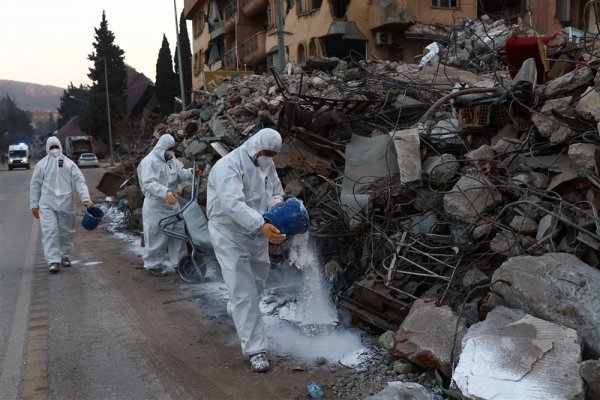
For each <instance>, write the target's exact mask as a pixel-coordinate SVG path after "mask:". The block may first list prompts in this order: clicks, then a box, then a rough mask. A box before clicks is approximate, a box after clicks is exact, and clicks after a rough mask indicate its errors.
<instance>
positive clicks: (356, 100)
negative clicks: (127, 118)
mask: <svg viewBox="0 0 600 400" xmlns="http://www.w3.org/2000/svg"><path fill="white" fill-rule="evenodd" d="M477 24H484V25H482V26H479V25H477ZM467 28H468V29H467ZM473 29H481V30H485V32H487V33H486V37H493V38H494V40H495V41H496V40H497V41H498V42H499V43H502V42H503V41H505V40H506V38H507V37H508V35H509V29H508V28H507V27H506V25H504V24H503V23H494V22H491V21H483V22H481V21H479V22H474V23H472V24H471V25H465V30H464V31H457V32H455V34H456V35H457V36H458V37H460V36H461V35H463V37H465V35H464V32H468V31H469V30H473ZM461 32H462V33H461ZM466 36H469V35H466ZM469 37H472V35H471V36H469ZM496 45H497V43H496V44H495V45H494V46H496ZM473 46H474V47H473V49H472V50H474V51H475V52H476V54H479V53H477V51H479V50H482V49H483V47H478V46H480V45H478V44H477V43H474V44H473ZM477 49H479V50H477ZM469 51H471V50H469ZM587 58H588V60H587V61H586V62H585V63H582V64H581V65H578V66H577V68H575V69H574V66H573V65H572V66H571V67H570V68H564V69H563V71H562V75H561V76H559V77H556V78H555V79H551V80H548V78H547V77H544V78H543V79H542V81H545V83H542V84H539V83H538V78H539V77H538V75H537V70H538V67H539V65H536V62H535V59H534V58H533V57H532V58H529V59H527V60H523V62H522V64H521V66H520V69H519V71H518V73H517V74H516V75H514V76H513V78H512V79H511V78H509V77H508V76H507V74H506V73H505V72H503V71H493V74H489V75H475V74H470V73H468V72H465V71H462V70H457V69H454V68H452V67H449V66H444V68H438V66H437V65H433V66H431V65H430V66H426V67H425V68H424V69H419V68H418V67H417V66H416V65H405V64H399V63H395V62H378V61H356V62H355V61H352V60H349V61H348V60H338V59H322V60H311V61H309V62H307V63H306V64H305V65H303V66H298V65H288V67H287V69H286V71H285V73H283V74H281V75H278V74H274V75H273V76H270V75H262V76H255V75H249V76H242V77H240V78H237V79H235V80H232V81H229V82H225V83H224V84H223V85H221V86H220V87H218V88H217V89H216V90H215V91H214V92H212V93H203V98H201V99H199V100H198V102H197V103H196V104H195V106H196V107H197V108H193V109H189V110H186V111H182V112H181V113H178V114H173V115H171V116H170V117H168V118H167V119H166V120H165V121H164V122H163V123H162V124H160V125H159V126H157V127H156V129H155V137H158V136H159V135H160V134H161V133H163V132H166V131H168V132H170V133H172V134H174V136H175V137H176V138H177V140H178V141H179V143H180V145H179V151H180V154H182V158H181V159H182V161H184V160H186V157H188V156H189V155H190V154H191V155H195V156H196V157H198V156H200V157H201V158H203V159H204V160H205V161H206V162H207V164H208V166H207V169H209V168H210V165H211V164H213V163H214V162H215V161H216V160H217V159H218V158H220V157H222V156H223V155H225V154H227V152H229V151H231V150H232V149H233V148H235V147H237V146H239V145H240V144H241V143H243V142H244V141H245V140H246V139H247V138H248V137H249V136H251V135H252V134H253V133H255V132H256V131H257V130H258V129H260V128H262V127H274V126H276V127H277V129H278V130H279V131H280V132H281V134H282V136H283V138H284V145H283V148H282V151H281V153H280V154H279V155H278V156H277V157H276V159H275V163H276V166H277V168H278V172H279V174H280V177H281V180H282V183H283V184H284V188H285V191H286V193H287V194H288V195H290V196H295V197H298V198H301V199H302V200H303V201H304V203H305V204H306V206H307V209H308V210H309V214H310V216H311V229H310V231H311V235H312V237H314V238H317V239H318V244H317V246H318V249H319V254H320V257H321V259H322V261H323V265H325V267H324V268H325V274H326V276H327V279H328V281H329V283H330V284H331V287H332V295H333V296H334V298H335V300H336V302H337V304H338V305H339V306H341V307H344V308H347V309H348V310H350V312H351V313H352V314H353V316H354V317H355V318H356V319H357V320H360V321H363V322H365V323H368V324H369V325H372V326H375V327H378V328H379V329H381V330H383V331H386V333H385V334H384V335H383V336H382V337H381V345H382V347H384V348H386V349H388V350H389V351H390V353H391V354H392V355H394V356H395V357H398V358H399V359H403V360H405V361H406V362H410V363H412V364H414V365H415V366H416V367H417V368H418V370H417V371H416V373H415V376H420V373H421V372H423V371H426V370H429V371H431V370H435V371H436V374H438V376H439V379H440V382H442V383H443V384H444V386H445V387H446V388H448V389H447V390H445V392H446V395H448V396H451V395H452V393H453V391H455V392H456V391H460V392H461V393H462V395H463V396H465V397H467V398H478V399H490V398H545V397H544V396H546V394H548V396H549V393H552V394H553V396H554V397H556V398H565V399H580V398H584V397H583V396H584V393H585V390H586V385H587V391H588V398H594V393H595V394H596V395H597V394H598V393H599V391H600V388H599V387H598V382H600V376H599V375H598V374H599V370H600V360H599V357H600V346H599V343H600V271H599V270H598V266H599V265H600V219H599V218H598V211H597V210H598V207H599V206H600V177H599V176H598V167H599V164H598V150H599V147H598V146H599V145H600V136H599V134H598V123H599V122H600V111H599V110H600V76H599V75H598V74H597V71H596V69H595V67H594V65H595V64H594V60H593V58H592V57H589V56H588V57H587ZM557 62H558V61H557ZM462 64H463V62H462V61H461V62H459V63H457V65H462ZM546 80H547V82H546ZM143 155H144V154H136V155H134V156H132V157H131V161H130V162H129V163H127V162H126V163H124V165H126V166H127V165H129V167H125V168H124V169H122V170H121V171H120V172H119V174H117V175H120V178H121V180H122V181H124V180H125V179H126V178H128V177H131V178H132V179H131V181H130V182H132V183H134V182H135V174H134V171H135V169H134V167H135V162H136V160H139V158H141V157H142V156H143ZM186 162H188V163H189V160H187V161H186ZM127 171H128V172H127ZM113 186H114V185H113ZM113 189H114V188H113ZM113 191H114V192H115V193H117V192H116V190H113ZM203 196H205V193H201V194H200V200H199V201H200V203H201V204H202V202H203ZM125 198H126V199H127V202H125V201H123V200H124V199H125ZM119 199H121V204H126V205H127V207H129V211H130V213H131V215H137V219H138V220H139V215H140V212H139V210H138V211H136V209H139V207H141V201H140V200H141V199H140V194H139V189H136V186H135V185H130V186H128V187H126V188H125V189H124V190H123V191H120V192H118V193H117V201H119ZM134 219H136V218H134ZM138 223H139V221H138ZM285 251H286V247H285V246H281V247H279V248H273V249H272V253H273V256H274V257H283V256H285ZM398 326H400V328H398ZM582 360H585V361H583V362H582ZM580 369H581V372H580ZM404 389H406V388H403V390H404ZM418 390H421V389H418ZM544 393H545V394H544Z"/></svg>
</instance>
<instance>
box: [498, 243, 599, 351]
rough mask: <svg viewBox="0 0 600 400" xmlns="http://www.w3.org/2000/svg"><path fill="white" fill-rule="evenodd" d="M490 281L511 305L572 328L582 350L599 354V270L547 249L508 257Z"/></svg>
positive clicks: (570, 256) (572, 256) (574, 258)
mask: <svg viewBox="0 0 600 400" xmlns="http://www.w3.org/2000/svg"><path fill="white" fill-rule="evenodd" d="M492 281H499V282H498V283H497V284H495V285H494V289H495V292H496V293H498V294H500V295H502V296H503V297H504V299H506V301H507V302H508V304H509V305H510V306H511V307H513V308H518V309H520V310H524V311H525V312H527V313H530V314H532V315H535V316H537V317H539V318H544V319H546V320H549V321H553V322H556V323H558V324H560V325H564V326H567V327H569V328H573V329H576V330H577V331H578V332H579V334H580V335H581V337H582V338H583V342H584V344H585V350H586V352H587V353H588V354H590V355H591V356H592V357H598V356H600V307H599V306H598V305H599V304H600V271H599V270H597V269H595V268H592V267H590V266H589V265H587V264H585V263H584V262H583V261H581V260H580V259H578V258H577V257H576V256H574V255H572V254H567V253H547V254H544V255H542V256H539V257H534V256H521V257H513V258H509V259H508V260H506V261H505V262H504V263H503V264H502V265H501V266H500V268H498V270H496V272H495V273H494V276H493V278H492Z"/></svg>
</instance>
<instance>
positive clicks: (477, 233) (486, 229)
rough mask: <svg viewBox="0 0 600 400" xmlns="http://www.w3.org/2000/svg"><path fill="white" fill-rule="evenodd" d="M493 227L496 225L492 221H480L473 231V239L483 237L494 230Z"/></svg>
mask: <svg viewBox="0 0 600 400" xmlns="http://www.w3.org/2000/svg"><path fill="white" fill-rule="evenodd" d="M493 227H494V226H493V225H492V224H490V223H486V222H483V223H478V225H477V226H476V227H475V228H473V231H472V232H471V236H472V237H473V240H479V239H481V238H482V237H484V236H487V235H488V234H489V233H490V232H491V231H492V228H493Z"/></svg>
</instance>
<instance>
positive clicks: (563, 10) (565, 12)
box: [556, 0, 571, 22]
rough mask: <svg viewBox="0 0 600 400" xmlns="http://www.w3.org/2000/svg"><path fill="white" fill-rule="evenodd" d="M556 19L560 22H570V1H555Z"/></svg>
mask: <svg viewBox="0 0 600 400" xmlns="http://www.w3.org/2000/svg"><path fill="white" fill-rule="evenodd" d="M556 19H557V20H559V21H560V22H563V21H570V20H571V0H556Z"/></svg>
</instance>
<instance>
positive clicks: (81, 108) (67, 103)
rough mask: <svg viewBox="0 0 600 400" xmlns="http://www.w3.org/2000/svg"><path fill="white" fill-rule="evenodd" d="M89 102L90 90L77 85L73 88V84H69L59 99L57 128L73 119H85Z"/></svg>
mask: <svg viewBox="0 0 600 400" xmlns="http://www.w3.org/2000/svg"><path fill="white" fill-rule="evenodd" d="M89 101H90V88H89V87H88V86H84V85H79V87H75V86H74V85H73V82H71V83H70V84H69V87H67V90H64V91H63V95H62V96H61V98H60V107H59V108H58V114H59V116H58V128H59V129H60V128H62V127H63V126H65V124H66V123H67V122H69V121H70V120H71V118H73V117H79V118H80V120H83V119H85V116H86V111H87V105H88V103H89Z"/></svg>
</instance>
